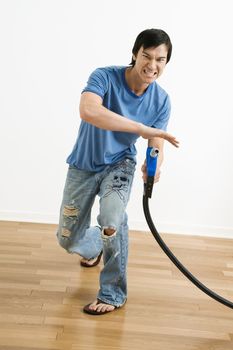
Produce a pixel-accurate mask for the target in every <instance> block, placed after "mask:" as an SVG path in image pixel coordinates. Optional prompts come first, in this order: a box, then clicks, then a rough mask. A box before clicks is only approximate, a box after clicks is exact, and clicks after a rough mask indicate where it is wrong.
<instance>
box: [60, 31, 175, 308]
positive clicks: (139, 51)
mask: <svg viewBox="0 0 233 350" xmlns="http://www.w3.org/2000/svg"><path fill="white" fill-rule="evenodd" d="M171 51H172V44H171V41H170V38H169V36H168V35H167V34H166V33H165V32H164V31H162V30H159V29H147V30H144V31H143V32H141V33H140V34H139V35H138V37H137V38H136V41H135V44H134V47H133V50H132V52H133V56H132V62H131V64H130V66H127V67H117V66H111V67H105V68H98V69H96V70H95V71H94V72H93V73H92V74H91V76H90V77H89V80H88V82H87V86H86V87H85V88H84V90H83V92H82V95H81V101H80V117H81V119H82V121H81V125H80V129H79V135H78V139H77V141H76V144H75V146H74V148H73V151H72V153H71V154H70V156H69V157H68V159H67V163H68V164H69V170H68V174H67V179H66V184H65V189H64V195H63V201H62V205H61V213H60V223H59V229H58V233H57V236H58V240H59V243H60V245H61V246H62V247H63V248H65V249H66V250H67V251H68V252H69V253H76V254H79V255H80V256H81V257H82V259H81V265H82V266H83V267H93V266H96V265H97V264H98V263H99V261H100V258H101V255H102V253H103V262H104V268H103V269H102V271H101V273H100V290H99V292H98V295H97V299H96V300H95V301H94V302H92V303H90V304H88V305H86V306H85V307H84V312H86V313H89V314H93V315H103V314H105V313H107V312H111V311H113V310H115V309H117V308H119V307H121V306H123V305H124V303H125V302H126V299H127V280H126V269H127V257H128V226H127V214H126V212H125V209H126V206H127V203H128V199H129V195H130V190H131V186H132V181H133V175H134V170H135V164H136V159H135V157H136V148H135V142H136V140H137V138H138V137H139V136H142V137H143V138H145V139H148V145H149V146H154V147H157V148H158V149H159V150H160V153H159V159H158V167H157V172H156V175H155V181H158V180H159V176H160V166H161V163H162V159H163V142H164V139H165V140H167V141H169V142H170V143H171V144H173V145H174V146H176V147H178V141H177V140H176V138H175V137H173V136H172V135H170V134H168V133H167V132H166V131H165V130H166V127H167V123H168V119H169V115H170V101H169V97H168V95H167V93H166V92H165V91H164V90H163V89H162V88H161V87H160V86H159V85H158V84H157V83H156V80H157V79H158V77H159V76H160V75H161V74H162V73H163V70H164V68H165V66H166V64H167V63H168V61H169V60H170V57H171ZM142 173H143V179H144V181H146V165H145V164H144V165H143V166H142ZM96 195H98V196H99V197H100V201H99V203H100V211H99V216H98V218H97V220H98V223H99V225H100V226H95V227H90V218H91V208H92V205H93V203H94V199H95V197H96Z"/></svg>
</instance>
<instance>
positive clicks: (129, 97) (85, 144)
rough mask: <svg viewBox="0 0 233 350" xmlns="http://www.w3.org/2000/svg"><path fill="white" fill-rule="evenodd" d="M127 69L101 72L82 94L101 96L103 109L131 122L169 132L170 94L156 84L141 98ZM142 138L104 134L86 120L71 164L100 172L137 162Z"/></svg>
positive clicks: (106, 132) (92, 79)
mask: <svg viewBox="0 0 233 350" xmlns="http://www.w3.org/2000/svg"><path fill="white" fill-rule="evenodd" d="M126 68H127V67H118V66H111V67H105V68H97V69H96V70H95V71H94V72H93V73H92V74H91V76H90V77H89V80H88V82H87V85H86V87H85V88H84V89H83V91H82V92H84V91H90V92H93V93H95V94H97V95H99V96H100V97H101V98H102V99H103V106H105V107H106V108H108V109H109V110H111V111H113V112H115V113H118V114H120V115H122V116H124V117H126V118H128V119H131V120H134V121H136V122H140V123H143V124H145V125H147V126H151V127H154V128H158V129H163V130H166V128H167V123H168V119H169V115H170V100H169V96H168V94H167V93H166V92H165V91H164V90H163V89H162V88H161V87H160V86H159V85H158V84H157V82H155V81H154V82H153V83H152V84H150V85H149V86H148V88H147V89H146V91H145V92H144V93H143V94H142V95H141V96H137V95H136V94H135V93H134V92H132V91H131V90H130V88H129V86H128V84H127V82H126V79H125V70H126ZM138 137H139V135H137V134H133V133H128V132H118V131H110V130H103V129H100V128H97V127H96V126H94V125H91V124H89V123H87V122H86V121H84V120H82V121H81V124H80V128H79V133H78V138H77V141H76V143H75V145H74V148H73V150H72V153H71V154H70V155H69V157H68V158H67V163H68V164H70V165H73V166H75V167H77V168H79V169H84V170H88V171H97V172H98V171H101V170H103V169H104V168H105V167H106V165H109V164H113V163H116V162H118V161H120V160H122V159H125V158H130V159H133V160H135V161H136V154H137V151H136V147H135V142H136V140H137V138H138Z"/></svg>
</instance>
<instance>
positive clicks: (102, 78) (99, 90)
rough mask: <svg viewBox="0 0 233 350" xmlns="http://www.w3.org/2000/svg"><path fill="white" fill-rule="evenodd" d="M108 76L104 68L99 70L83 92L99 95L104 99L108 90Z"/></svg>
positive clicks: (92, 75) (89, 80) (93, 74)
mask: <svg viewBox="0 0 233 350" xmlns="http://www.w3.org/2000/svg"><path fill="white" fill-rule="evenodd" d="M108 85H109V84H108V76H107V74H106V72H105V71H104V70H103V69H102V68H97V69H96V70H95V71H94V72H93V73H92V74H91V75H90V77H89V79H88V81H87V85H86V87H85V88H84V89H83V90H82V93H83V92H85V91H89V92H93V93H95V94H97V95H99V96H100V97H101V98H103V97H104V95H105V94H106V92H107V90H108Z"/></svg>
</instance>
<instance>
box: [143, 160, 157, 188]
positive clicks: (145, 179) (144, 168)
mask: <svg viewBox="0 0 233 350" xmlns="http://www.w3.org/2000/svg"><path fill="white" fill-rule="evenodd" d="M141 171H142V179H143V182H144V183H146V181H147V171H146V161H145V162H144V164H143V165H142V167H141ZM160 174H161V171H160V169H159V168H158V167H157V169H156V173H155V176H154V183H155V182H159V179H160Z"/></svg>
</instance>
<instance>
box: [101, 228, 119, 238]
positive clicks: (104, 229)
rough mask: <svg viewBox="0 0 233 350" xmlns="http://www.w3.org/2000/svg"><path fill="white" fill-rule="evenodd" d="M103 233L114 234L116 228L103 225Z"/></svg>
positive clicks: (106, 234)
mask: <svg viewBox="0 0 233 350" xmlns="http://www.w3.org/2000/svg"><path fill="white" fill-rule="evenodd" d="M103 234H104V235H105V236H114V235H116V229H115V228H113V227H104V228H103Z"/></svg>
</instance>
